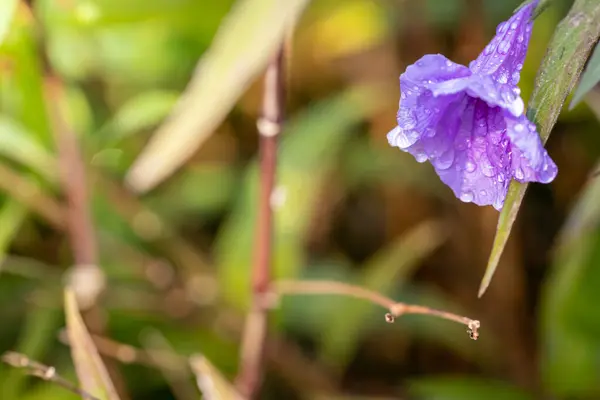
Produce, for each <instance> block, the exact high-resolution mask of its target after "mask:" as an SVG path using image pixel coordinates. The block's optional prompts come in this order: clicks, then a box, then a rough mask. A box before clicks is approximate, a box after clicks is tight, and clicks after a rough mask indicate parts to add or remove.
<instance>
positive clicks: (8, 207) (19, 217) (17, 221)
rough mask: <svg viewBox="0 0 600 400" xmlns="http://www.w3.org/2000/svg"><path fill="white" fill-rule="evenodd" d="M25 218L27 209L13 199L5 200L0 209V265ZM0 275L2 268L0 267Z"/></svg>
mask: <svg viewBox="0 0 600 400" xmlns="http://www.w3.org/2000/svg"><path fill="white" fill-rule="evenodd" d="M26 216H27V209H26V208H25V207H24V206H23V205H22V204H21V203H20V202H18V201H16V200H14V199H10V198H9V199H6V200H5V201H4V204H3V206H2V209H0V263H2V261H3V260H4V256H5V254H6V250H7V249H8V247H9V246H10V243H11V242H12V240H13V238H14V237H15V236H16V235H17V232H18V231H19V228H20V227H21V224H22V223H23V221H24V220H25V217H26ZM0 273H2V266H1V265H0Z"/></svg>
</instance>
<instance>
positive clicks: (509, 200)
mask: <svg viewBox="0 0 600 400" xmlns="http://www.w3.org/2000/svg"><path fill="white" fill-rule="evenodd" d="M599 18H600V2H598V1H596V0H576V1H575V3H574V4H573V7H572V8H571V10H570V11H569V14H568V15H567V16H566V17H565V18H564V19H563V20H562V21H561V23H560V24H558V26H557V28H556V31H555V32H554V35H553V37H552V40H551V42H550V45H549V47H548V51H547V53H546V56H545V57H544V60H543V61H542V65H541V66H540V69H539V72H538V75H537V78H536V83H535V88H534V91H533V94H532V96H531V101H530V102H529V109H528V111H527V116H528V117H529V119H530V120H531V121H532V122H534V123H535V124H536V125H537V127H538V132H539V133H540V137H541V139H542V142H544V143H545V142H546V141H547V140H548V137H549V136H550V132H551V130H552V128H553V127H554V124H555V123H556V120H557V119H558V115H559V114H560V111H561V109H562V107H563V104H564V102H565V100H566V99H567V96H568V95H569V93H570V92H571V90H572V89H573V87H574V86H575V84H576V83H577V80H578V78H579V75H580V74H581V71H582V69H583V67H584V65H585V63H586V60H587V59H588V56H589V53H590V51H591V49H592V46H593V45H594V44H595V43H596V41H597V40H598V37H599V36H600V24H598V20H599ZM526 190H527V184H522V183H519V182H517V181H512V182H511V184H510V186H509V188H508V194H507V196H506V201H505V202H504V208H503V209H502V212H501V213H500V217H499V219H498V227H497V228H496V237H495V238H494V243H493V245H492V252H491V254H490V258H489V261H488V264H487V267H486V270H485V274H484V276H483V279H482V280H481V286H480V287H479V297H481V296H483V294H484V293H485V291H486V290H487V288H488V286H489V285H490V282H491V280H492V277H493V276H494V272H495V271H496V268H497V267H498V263H499V261H500V257H501V255H502V252H503V251H504V247H505V246H506V242H507V241H508V237H509V235H510V232H511V230H512V227H513V225H514V223H515V220H516V218H517V213H518V212H519V208H520V206H521V203H522V201H523V197H524V196H525V191H526Z"/></svg>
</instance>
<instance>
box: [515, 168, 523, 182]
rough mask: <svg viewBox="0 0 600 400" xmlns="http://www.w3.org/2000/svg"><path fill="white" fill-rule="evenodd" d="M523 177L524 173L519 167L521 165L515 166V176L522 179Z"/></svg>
mask: <svg viewBox="0 0 600 400" xmlns="http://www.w3.org/2000/svg"><path fill="white" fill-rule="evenodd" d="M524 177H525V174H524V173H523V170H522V169H521V167H519V168H517V170H516V171H515V178H517V179H523V178H524Z"/></svg>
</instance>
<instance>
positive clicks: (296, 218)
mask: <svg viewBox="0 0 600 400" xmlns="http://www.w3.org/2000/svg"><path fill="white" fill-rule="evenodd" d="M383 97H384V96H382V92H377V89H375V88H373V87H366V88H365V87H362V88H358V89H351V90H349V91H348V92H345V93H343V94H341V95H339V96H337V97H335V98H333V99H329V100H326V101H323V102H322V103H320V104H317V105H316V106H314V108H311V109H309V110H308V111H307V112H305V113H303V114H301V115H299V116H298V117H296V118H295V119H294V120H292V121H290V123H289V124H288V125H286V127H285V128H284V132H283V138H282V141H281V147H280V152H279V154H280V155H279V165H278V167H277V168H278V170H277V179H278V181H277V188H276V192H275V195H274V198H275V199H276V202H277V203H278V204H277V205H276V206H275V210H274V212H275V226H274V237H275V240H274V249H273V251H274V253H273V257H274V258H273V272H274V275H275V277H278V278H291V277H295V276H297V273H298V270H299V268H300V266H301V265H302V264H303V262H304V260H303V254H304V248H303V238H304V234H305V231H306V229H307V228H308V226H309V223H310V219H311V216H312V213H313V209H314V207H315V206H316V205H317V204H318V203H317V202H318V198H319V195H320V194H319V191H320V188H321V185H322V184H323V179H324V178H325V177H326V174H327V173H328V172H329V171H330V170H331V168H332V167H333V166H334V165H335V163H336V160H337V154H338V151H339V150H340V148H341V146H342V144H343V143H344V142H345V140H346V139H347V138H348V136H349V133H350V132H351V130H350V128H351V127H352V126H353V125H354V124H356V123H358V122H359V121H361V119H362V118H364V117H365V116H367V115H369V114H370V113H372V112H373V111H374V110H376V109H377V107H379V105H380V104H381V103H380V101H385V100H386V99H385V98H383ZM257 173H258V171H257V165H256V163H254V164H253V165H252V166H251V167H250V168H249V171H248V175H247V177H246V181H245V182H244V186H243V189H242V193H241V195H240V197H239V198H238V200H237V204H236V205H235V209H234V211H233V213H232V215H231V217H230V219H229V221H228V222H227V223H226V224H225V225H224V227H223V229H222V231H221V233H220V237H219V239H218V242H217V245H216V259H217V263H218V265H219V268H218V271H219V274H220V279H221V286H220V288H221V290H222V291H223V295H224V296H225V299H226V300H227V301H230V302H231V303H232V304H234V305H236V306H239V307H241V308H244V307H245V305H246V304H247V300H248V299H249V294H250V289H249V288H250V285H249V278H250V260H251V259H252V248H253V244H254V227H255V222H256V220H255V218H256V202H257V198H258V197H257V193H258V179H257V178H258V175H257Z"/></svg>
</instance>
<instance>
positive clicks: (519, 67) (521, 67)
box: [516, 63, 523, 71]
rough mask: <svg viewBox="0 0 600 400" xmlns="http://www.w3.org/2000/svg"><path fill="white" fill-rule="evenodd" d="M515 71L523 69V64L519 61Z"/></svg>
mask: <svg viewBox="0 0 600 400" xmlns="http://www.w3.org/2000/svg"><path fill="white" fill-rule="evenodd" d="M516 68H517V71H520V70H522V69H523V64H521V63H519V64H517V65H516Z"/></svg>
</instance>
